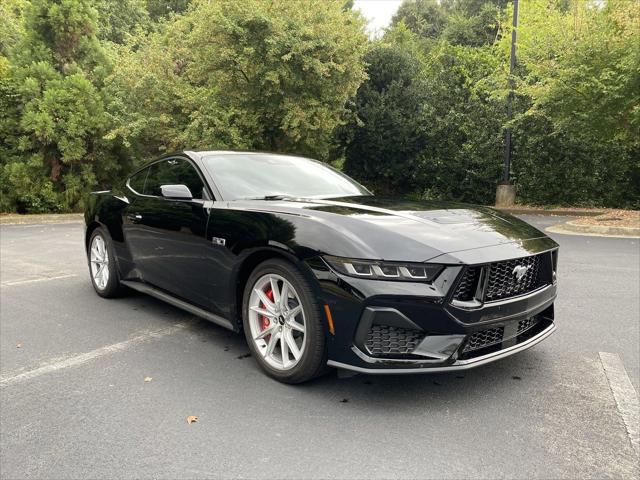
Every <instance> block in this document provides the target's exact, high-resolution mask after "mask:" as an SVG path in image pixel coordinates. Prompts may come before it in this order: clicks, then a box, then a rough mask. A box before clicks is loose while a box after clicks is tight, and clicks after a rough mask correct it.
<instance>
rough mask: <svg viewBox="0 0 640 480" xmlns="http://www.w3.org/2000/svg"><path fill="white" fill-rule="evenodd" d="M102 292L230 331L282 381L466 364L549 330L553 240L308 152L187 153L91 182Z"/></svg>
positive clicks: (94, 268) (90, 212)
mask: <svg viewBox="0 0 640 480" xmlns="http://www.w3.org/2000/svg"><path fill="white" fill-rule="evenodd" d="M85 223H86V235H85V246H86V251H87V258H88V264H89V270H90V274H91V281H92V283H93V287H94V289H95V291H96V292H97V294H98V295H100V296H102V297H114V296H117V295H118V294H120V293H121V292H122V291H123V290H126V289H127V288H131V289H134V290H138V291H141V292H144V293H147V294H150V295H152V296H154V297H157V298H159V299H161V300H163V301H166V302H168V303H170V304H173V305H175V306H177V307H179V308H182V309H184V310H187V311H189V312H191V313H193V314H195V315H198V316H200V317H203V318H205V319H208V320H210V321H212V322H214V323H216V324H218V325H221V326H223V327H226V328H228V329H230V330H233V331H236V332H241V331H243V332H244V335H245V336H246V339H247V342H248V344H249V348H250V350H251V352H252V355H253V357H254V358H255V359H256V361H257V363H258V365H259V366H260V367H261V368H262V369H263V370H264V371H265V372H266V373H267V374H268V375H270V376H271V377H273V378H275V379H277V380H279V381H282V382H287V383H299V382H303V381H306V380H309V379H312V378H314V377H316V376H318V375H320V374H322V373H323V372H325V371H326V370H327V368H328V367H338V368H342V369H349V370H352V371H355V372H362V373H373V374H383V373H416V372H444V371H455V370H462V369H467V368H470V367H474V366H477V365H483V364H486V363H488V362H491V361H494V360H497V359H500V358H504V357H506V356H508V355H511V354H514V353H516V352H519V351H522V350H524V349H526V348H528V347H531V346H532V345H534V344H536V343H538V342H540V341H541V340H543V339H545V338H546V337H548V336H549V335H550V334H551V333H553V331H554V330H555V325H554V311H553V310H554V300H555V298H556V284H557V282H556V268H557V261H558V245H557V244H556V243H555V242H554V241H553V240H551V239H550V238H548V237H547V236H545V235H544V234H543V233H542V232H540V231H539V230H537V229H535V228H533V227H532V226H530V225H528V224H527V223H525V222H523V221H521V220H519V219H517V218H515V217H512V216H510V215H507V214H504V213H501V212H499V211H496V210H493V209H491V208H487V207H479V206H470V205H465V204H458V203H448V202H432V201H411V200H398V199H395V200H394V199H389V198H382V197H378V196H375V195H374V194H373V193H371V192H370V191H369V190H367V189H366V188H365V187H363V186H362V185H360V184H359V183H357V182H356V181H354V180H352V179H351V178H349V177H347V176H346V175H344V174H342V173H341V172H339V171H337V170H334V169H333V168H331V167H329V166H327V165H325V164H323V163H320V162H317V161H315V160H310V159H307V158H301V157H295V156H287V155H276V154H270V153H257V152H225V151H203V152H191V151H187V152H183V153H179V154H173V155H168V156H165V157H163V158H160V159H158V160H155V161H153V162H151V163H149V164H147V165H146V166H144V167H143V168H141V169H139V170H137V171H136V172H134V173H133V174H132V175H131V176H130V177H129V178H128V179H127V180H126V182H125V183H124V184H123V185H121V186H119V187H116V188H114V189H113V190H111V191H103V192H94V194H93V195H91V197H90V200H89V202H88V205H87V209H86V212H85Z"/></svg>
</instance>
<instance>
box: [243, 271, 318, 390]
mask: <svg viewBox="0 0 640 480" xmlns="http://www.w3.org/2000/svg"><path fill="white" fill-rule="evenodd" d="M268 274H277V275H280V276H282V277H283V278H285V279H286V280H288V281H289V283H291V285H293V287H294V288H295V290H296V292H297V294H298V297H299V300H300V303H301V304H302V308H303V311H304V316H305V328H306V330H307V331H306V332H305V336H304V345H305V346H304V350H303V351H302V357H301V358H300V360H299V361H298V363H297V364H296V365H295V366H294V367H293V368H291V369H289V370H278V369H276V368H273V367H272V366H271V365H269V364H268V363H267V362H266V361H265V360H264V358H263V356H262V353H261V352H260V351H259V350H258V347H257V346H256V344H255V341H254V340H253V338H252V337H251V328H250V325H249V298H250V295H251V291H252V289H253V286H254V285H255V284H256V282H257V281H258V280H259V279H260V278H262V277H263V276H264V275H268ZM321 312H322V310H321V308H320V304H319V302H318V300H317V298H316V296H315V294H314V292H313V289H312V287H311V285H310V283H309V281H308V280H307V279H306V278H305V277H304V275H303V274H302V273H301V272H300V270H299V269H298V268H297V267H296V266H295V265H293V264H292V263H290V262H287V261H285V260H280V259H271V260H266V261H264V262H262V263H261V264H259V265H258V266H257V267H256V268H255V269H254V270H253V272H252V273H251V275H250V276H249V279H248V280H247V283H246V284H245V287H244V295H243V301H242V323H243V327H244V333H245V337H246V339H247V344H248V345H249V349H250V350H251V354H252V356H253V357H254V358H255V359H256V362H257V363H258V365H259V366H260V368H261V369H262V370H263V371H264V372H265V373H266V374H267V375H269V376H270V377H272V378H274V379H276V380H278V381H280V382H283V383H290V384H295V383H302V382H306V381H309V380H311V379H313V378H316V377H319V376H320V375H323V374H324V373H326V372H327V370H328V367H327V346H326V336H325V335H326V334H325V328H324V323H323V316H322V313H321Z"/></svg>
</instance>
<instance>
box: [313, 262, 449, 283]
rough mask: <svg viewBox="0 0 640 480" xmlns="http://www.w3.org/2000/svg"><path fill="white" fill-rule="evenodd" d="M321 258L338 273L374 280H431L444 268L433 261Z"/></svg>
mask: <svg viewBox="0 0 640 480" xmlns="http://www.w3.org/2000/svg"><path fill="white" fill-rule="evenodd" d="M322 258H323V259H324V260H325V261H326V262H327V263H328V264H329V265H330V266H331V267H332V268H333V269H334V270H336V271H337V272H339V273H342V274H344V275H349V276H351V277H359V278H371V279H376V280H398V281H405V282H431V281H433V280H434V279H435V278H436V277H437V276H438V275H439V274H440V272H441V271H442V270H443V269H444V266H443V265H438V264H434V263H405V262H383V261H379V260H357V259H355V258H340V257H329V256H325V257H322Z"/></svg>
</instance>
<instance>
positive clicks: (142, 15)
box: [0, 0, 640, 212]
mask: <svg viewBox="0 0 640 480" xmlns="http://www.w3.org/2000/svg"><path fill="white" fill-rule="evenodd" d="M511 8H512V6H511V4H510V3H509V2H508V1H507V0H439V1H437V0H405V2H404V3H403V4H402V6H401V7H400V8H399V10H398V12H397V13H396V15H395V17H394V19H393V22H392V26H391V27H390V28H389V29H388V30H387V31H386V32H385V34H384V36H383V37H382V38H379V39H368V38H367V37H366V35H365V33H364V20H363V19H362V17H361V16H360V15H359V14H358V13H357V12H355V11H353V10H352V2H349V1H346V0H299V1H289V0H280V1H266V0H243V1H242V2H238V1H234V0H216V1H208V0H192V1H188V0H118V1H114V0H2V1H1V2H0V181H1V183H2V185H1V193H2V199H1V201H0V209H1V210H3V211H9V210H18V211H25V212H41V211H63V210H72V209H78V208H81V207H82V202H83V198H84V197H85V195H86V193H87V192H88V191H90V190H92V189H96V188H104V187H108V186H109V185H111V184H113V183H114V182H116V181H119V180H120V179H121V178H123V176H124V175H126V172H127V171H129V170H130V169H131V168H132V167H133V166H134V165H136V164H139V163H140V162H143V161H146V160H148V159H150V158H153V157H154V156H157V155H159V154H162V153H164V152H168V151H172V150H180V149H200V148H244V149H263V150H273V151H282V152H288V153H301V154H306V155H310V156H314V157H316V158H320V159H322V160H325V161H335V163H336V164H337V165H342V166H343V168H344V169H345V171H346V172H347V173H349V174H350V175H352V176H354V177H356V178H357V179H359V180H361V181H362V182H363V183H365V184H366V185H369V186H370V187H371V188H373V189H374V190H375V191H377V192H379V193H384V194H407V195H412V196H415V197H429V198H449V199H459V200H465V201H471V202H476V203H491V202H492V200H493V195H494V192H495V185H496V183H497V181H498V180H499V178H500V174H501V168H502V158H503V129H504V128H505V126H507V116H506V96H507V93H508V84H509V82H508V80H509V77H508V55H509V46H510V45H509V43H510V29H511V22H510V18H511ZM639 28H640V4H639V3H638V2H637V1H635V0H606V1H602V2H590V1H583V0H526V1H521V2H520V27H519V29H518V63H517V69H516V73H515V76H514V78H513V84H514V85H515V97H514V98H515V103H514V107H515V115H514V118H513V120H512V121H511V123H510V124H509V126H510V127H511V128H512V131H513V164H512V176H513V179H514V181H515V183H516V185H517V188H518V196H519V199H520V200H521V201H523V202H529V203H538V204H585V205H605V206H621V207H622V206H632V207H636V208H637V207H639V206H640V106H639V105H640V47H639V45H640V41H639V37H640V35H639V33H638V32H639Z"/></svg>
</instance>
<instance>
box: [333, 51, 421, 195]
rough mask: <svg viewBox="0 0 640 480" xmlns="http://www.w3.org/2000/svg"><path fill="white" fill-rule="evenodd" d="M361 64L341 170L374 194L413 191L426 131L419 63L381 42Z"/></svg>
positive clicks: (403, 52)
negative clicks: (363, 78) (361, 80)
mask: <svg viewBox="0 0 640 480" xmlns="http://www.w3.org/2000/svg"><path fill="white" fill-rule="evenodd" d="M365 62H366V63H367V75H368V77H369V78H368V79H367V80H366V81H365V82H364V83H363V84H362V85H361V86H360V88H359V89H358V92H357V95H356V98H355V101H354V103H353V106H352V111H353V116H352V118H353V120H352V122H351V123H350V124H348V125H347V126H346V127H345V128H344V129H341V131H342V136H343V142H344V143H345V162H344V170H345V172H346V173H348V174H350V175H353V176H354V177H355V178H357V179H359V180H360V181H362V182H363V183H365V184H367V185H368V186H369V187H371V188H372V189H374V190H375V191H376V192H378V193H383V194H384V193H398V192H399V193H407V192H410V191H413V190H415V189H416V187H417V183H416V182H417V181H418V178H417V176H416V173H417V168H416V167H417V165H418V163H419V160H418V158H419V155H420V154H421V153H422V152H423V151H424V149H425V148H426V147H427V141H428V132H427V129H428V128H429V125H428V123H427V122H428V119H427V116H426V115H425V113H426V112H424V109H425V107H426V85H425V83H424V82H422V81H421V80H420V79H419V74H420V69H421V65H420V62H419V61H418V60H417V59H416V58H415V57H413V56H412V55H411V54H410V53H409V52H408V51H407V50H405V49H404V48H403V47H402V46H400V45H394V44H386V43H379V44H377V45H376V46H374V47H373V48H372V49H371V50H370V51H369V52H368V53H367V55H366V56H365Z"/></svg>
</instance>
